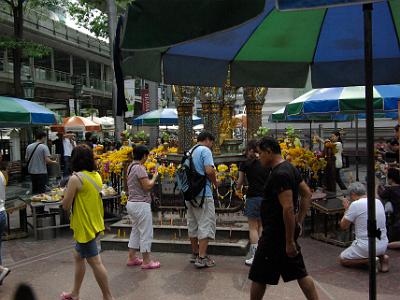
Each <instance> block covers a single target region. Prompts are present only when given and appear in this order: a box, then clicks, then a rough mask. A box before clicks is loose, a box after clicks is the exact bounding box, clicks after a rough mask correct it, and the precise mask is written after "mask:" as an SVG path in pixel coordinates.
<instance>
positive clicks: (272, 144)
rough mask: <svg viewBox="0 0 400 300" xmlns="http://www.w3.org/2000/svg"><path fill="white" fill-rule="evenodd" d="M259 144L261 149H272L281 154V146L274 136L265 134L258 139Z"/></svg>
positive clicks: (273, 151)
mask: <svg viewBox="0 0 400 300" xmlns="http://www.w3.org/2000/svg"><path fill="white" fill-rule="evenodd" d="M257 146H258V148H260V150H261V151H267V150H270V151H272V153H275V154H281V146H279V143H278V141H277V140H276V139H274V138H273V137H269V136H265V137H263V138H261V139H260V140H259V141H258V143H257Z"/></svg>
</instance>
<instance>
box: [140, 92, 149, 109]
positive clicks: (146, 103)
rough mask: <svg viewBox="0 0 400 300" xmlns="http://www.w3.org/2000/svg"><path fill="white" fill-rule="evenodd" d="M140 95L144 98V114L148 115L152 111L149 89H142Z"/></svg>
mask: <svg viewBox="0 0 400 300" xmlns="http://www.w3.org/2000/svg"><path fill="white" fill-rule="evenodd" d="M140 95H141V98H142V113H143V114H144V113H146V112H148V111H150V95H149V89H142V90H141V91H140Z"/></svg>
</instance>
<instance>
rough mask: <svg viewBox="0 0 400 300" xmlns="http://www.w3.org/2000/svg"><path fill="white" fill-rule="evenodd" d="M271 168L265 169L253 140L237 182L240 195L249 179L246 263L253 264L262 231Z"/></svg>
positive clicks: (255, 142)
mask: <svg viewBox="0 0 400 300" xmlns="http://www.w3.org/2000/svg"><path fill="white" fill-rule="evenodd" d="M268 174H269V170H267V169H265V168H264V167H263V166H262V165H261V163H260V161H259V159H258V157H257V141H255V140H251V141H249V142H248V143H247V147H246V161H244V162H243V163H242V164H241V165H240V168H239V179H238V182H237V191H238V195H239V196H241V195H242V192H241V190H242V187H243V183H244V181H245V179H247V183H248V188H247V192H246V207H245V210H244V215H245V216H246V217H247V221H248V223H249V239H250V258H249V259H246V260H245V264H246V265H249V266H250V265H251V264H252V262H253V259H254V254H255V253H256V249H257V244H258V239H259V237H260V236H261V233H262V224H261V216H260V206H261V202H262V200H263V196H264V185H265V182H266V180H267V178H268Z"/></svg>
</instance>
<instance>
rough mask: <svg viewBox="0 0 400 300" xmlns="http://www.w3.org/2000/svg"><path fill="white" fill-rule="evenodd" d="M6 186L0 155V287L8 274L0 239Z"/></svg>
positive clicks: (3, 220) (5, 221) (5, 216)
mask: <svg viewBox="0 0 400 300" xmlns="http://www.w3.org/2000/svg"><path fill="white" fill-rule="evenodd" d="M6 185H7V172H6V168H5V164H4V163H3V162H2V155H1V154H0V285H2V284H3V280H4V278H6V277H7V275H8V274H10V269H8V268H6V267H4V266H3V263H2V259H1V237H2V236H3V232H4V229H5V228H6V223H7V214H6V208H5V203H6Z"/></svg>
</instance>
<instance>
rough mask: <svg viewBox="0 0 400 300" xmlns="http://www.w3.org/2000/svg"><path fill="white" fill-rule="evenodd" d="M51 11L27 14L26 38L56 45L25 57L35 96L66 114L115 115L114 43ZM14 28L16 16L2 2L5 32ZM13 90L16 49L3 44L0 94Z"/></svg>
mask: <svg viewBox="0 0 400 300" xmlns="http://www.w3.org/2000/svg"><path fill="white" fill-rule="evenodd" d="M53 15H54V14H53ZM49 16H51V14H49V15H46V16H44V15H43V14H41V13H39V12H34V11H29V12H26V14H25V16H24V39H26V40H31V41H34V42H37V43H40V44H43V45H45V46H47V47H49V48H50V49H51V51H50V53H49V54H48V55H46V56H44V57H42V58H24V59H23V66H22V76H21V77H22V80H25V79H27V78H28V76H30V78H31V80H32V81H33V82H34V83H35V97H34V101H35V102H39V103H42V104H44V105H45V106H46V107H48V108H49V109H52V110H53V111H55V112H57V113H58V114H59V115H60V116H62V117H66V116H69V115H70V114H71V113H73V112H75V113H79V112H80V113H82V114H84V113H85V112H86V113H87V112H93V111H97V114H98V115H99V116H106V115H111V114H112V98H111V95H112V78H113V74H112V68H111V60H110V56H111V53H110V47H109V44H108V43H106V42H104V41H101V40H99V39H97V38H94V37H91V36H89V35H87V34H84V33H82V32H80V31H77V30H75V29H73V28H71V27H68V26H67V25H65V23H63V22H60V21H57V20H55V18H50V17H49ZM12 33H13V16H12V14H11V13H10V12H9V10H7V9H5V8H4V7H0V35H2V36H7V35H11V34H12ZM77 82H79V83H81V84H82V92H81V93H80V95H79V97H76V96H75V98H78V99H74V84H75V85H76V84H77ZM12 94H13V63H12V51H7V50H6V49H0V95H12ZM72 99H74V101H71V100H72ZM72 106H73V107H72Z"/></svg>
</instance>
